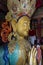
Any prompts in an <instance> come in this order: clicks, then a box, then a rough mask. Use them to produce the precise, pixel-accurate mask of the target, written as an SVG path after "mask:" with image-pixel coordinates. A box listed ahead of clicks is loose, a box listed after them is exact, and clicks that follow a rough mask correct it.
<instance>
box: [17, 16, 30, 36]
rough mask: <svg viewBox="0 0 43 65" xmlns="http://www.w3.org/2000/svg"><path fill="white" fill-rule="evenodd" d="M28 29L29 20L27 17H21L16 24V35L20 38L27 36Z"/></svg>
mask: <svg viewBox="0 0 43 65" xmlns="http://www.w3.org/2000/svg"><path fill="white" fill-rule="evenodd" d="M29 29H30V19H29V18H28V17H27V16H23V17H21V18H20V19H19V21H18V23H17V33H18V34H19V35H21V36H27V35H28V31H29Z"/></svg>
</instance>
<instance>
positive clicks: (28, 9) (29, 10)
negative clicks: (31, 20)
mask: <svg viewBox="0 0 43 65" xmlns="http://www.w3.org/2000/svg"><path fill="white" fill-rule="evenodd" d="M35 5H36V0H7V6H8V9H9V11H10V12H11V14H12V17H13V18H15V19H16V20H17V19H18V18H19V17H20V16H22V15H28V16H29V17H31V16H32V14H33V13H34V11H35V9H36V7H35Z"/></svg>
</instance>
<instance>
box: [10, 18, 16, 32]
mask: <svg viewBox="0 0 43 65" xmlns="http://www.w3.org/2000/svg"><path fill="white" fill-rule="evenodd" d="M11 25H12V28H13V31H14V32H16V20H15V19H12V21H11Z"/></svg>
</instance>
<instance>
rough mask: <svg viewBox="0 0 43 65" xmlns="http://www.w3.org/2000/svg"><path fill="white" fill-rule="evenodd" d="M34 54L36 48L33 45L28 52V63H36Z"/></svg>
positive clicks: (33, 64) (31, 64)
mask: <svg viewBox="0 0 43 65" xmlns="http://www.w3.org/2000/svg"><path fill="white" fill-rule="evenodd" d="M36 55H37V50H36V48H35V47H34V46H33V47H32V49H31V51H30V52H29V53H28V62H29V65H37V61H36Z"/></svg>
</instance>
